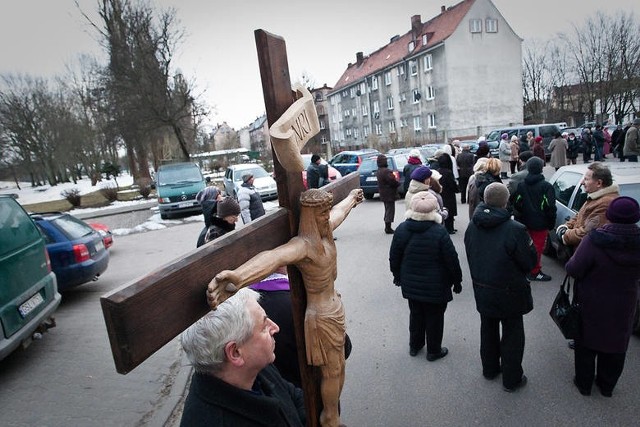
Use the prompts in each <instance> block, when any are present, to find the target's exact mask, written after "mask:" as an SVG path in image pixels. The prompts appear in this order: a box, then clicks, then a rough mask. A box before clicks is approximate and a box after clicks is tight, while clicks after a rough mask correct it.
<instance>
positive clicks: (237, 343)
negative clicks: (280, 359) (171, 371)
mask: <svg viewBox="0 0 640 427" xmlns="http://www.w3.org/2000/svg"><path fill="white" fill-rule="evenodd" d="M259 298H260V294H258V293H257V292H255V291H254V290H251V289H248V288H247V289H241V290H239V291H238V292H237V293H236V294H235V295H234V296H233V297H231V298H229V299H227V300H226V301H225V302H223V303H221V304H220V305H219V306H218V308H217V309H216V310H215V311H210V312H209V313H207V314H206V315H205V316H204V317H202V318H201V319H200V320H198V321H197V322H196V323H194V324H193V325H191V327H189V328H188V329H187V330H186V331H184V332H183V333H182V337H181V341H182V347H183V348H184V350H185V352H186V354H187V357H188V358H189V361H190V362H191V363H192V365H193V367H194V369H195V373H194V374H193V377H192V379H191V386H190V388H189V395H188V397H187V400H186V402H185V405H184V412H183V415H182V421H181V423H180V425H181V426H189V427H193V426H229V427H231V426H233V427H238V426H303V425H304V424H305V418H306V416H305V410H304V399H303V395H302V390H300V389H298V388H295V387H294V386H293V384H291V383H289V382H287V381H285V380H284V379H283V378H282V377H281V376H280V374H279V373H278V370H277V369H276V368H275V367H274V366H273V365H272V364H271V363H272V362H273V361H274V360H275V354H274V349H275V340H274V338H273V335H274V334H276V333H277V332H278V330H279V328H278V325H276V324H275V323H274V322H273V321H271V319H269V318H268V317H267V315H266V314H265V312H264V310H263V309H262V307H260V305H259V304H258V299H259Z"/></svg>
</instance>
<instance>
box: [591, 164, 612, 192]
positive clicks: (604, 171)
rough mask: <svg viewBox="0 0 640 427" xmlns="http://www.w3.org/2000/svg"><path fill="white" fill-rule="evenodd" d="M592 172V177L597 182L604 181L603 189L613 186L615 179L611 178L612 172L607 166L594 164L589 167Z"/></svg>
mask: <svg viewBox="0 0 640 427" xmlns="http://www.w3.org/2000/svg"><path fill="white" fill-rule="evenodd" d="M588 169H590V170H591V175H592V176H593V179H595V180H598V179H600V180H602V186H603V187H609V186H611V185H613V177H612V176H611V170H610V169H609V167H608V166H607V165H605V164H604V163H602V162H593V163H591V164H590V165H589V166H588Z"/></svg>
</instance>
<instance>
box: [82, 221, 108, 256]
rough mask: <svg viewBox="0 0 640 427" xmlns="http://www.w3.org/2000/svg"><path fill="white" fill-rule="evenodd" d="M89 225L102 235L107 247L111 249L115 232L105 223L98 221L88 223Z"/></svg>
mask: <svg viewBox="0 0 640 427" xmlns="http://www.w3.org/2000/svg"><path fill="white" fill-rule="evenodd" d="M88 224H89V227H91V228H93V229H94V230H96V231H97V232H98V233H100V235H101V236H102V242H103V243H104V247H105V249H109V248H110V247H111V246H112V245H113V233H111V230H109V227H107V226H106V225H104V224H100V223H98V222H91V223H88Z"/></svg>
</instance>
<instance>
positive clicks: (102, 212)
mask: <svg viewBox="0 0 640 427" xmlns="http://www.w3.org/2000/svg"><path fill="white" fill-rule="evenodd" d="M155 206H158V201H157V200H151V201H148V202H144V203H140V204H136V205H130V206H120V207H114V208H104V209H99V210H95V211H92V212H78V213H73V216H75V217H76V218H80V219H83V220H84V219H91V218H100V217H103V216H111V215H119V214H124V213H129V212H136V211H144V210H149V209H151V208H153V207H155Z"/></svg>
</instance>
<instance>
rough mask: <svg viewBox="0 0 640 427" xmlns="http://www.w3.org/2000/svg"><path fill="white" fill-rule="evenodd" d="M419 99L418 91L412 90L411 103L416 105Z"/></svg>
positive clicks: (420, 96)
mask: <svg viewBox="0 0 640 427" xmlns="http://www.w3.org/2000/svg"><path fill="white" fill-rule="evenodd" d="M420 98H422V95H421V94H420V91H419V90H418V89H414V90H413V103H414V104H417V103H418V102H420Z"/></svg>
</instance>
